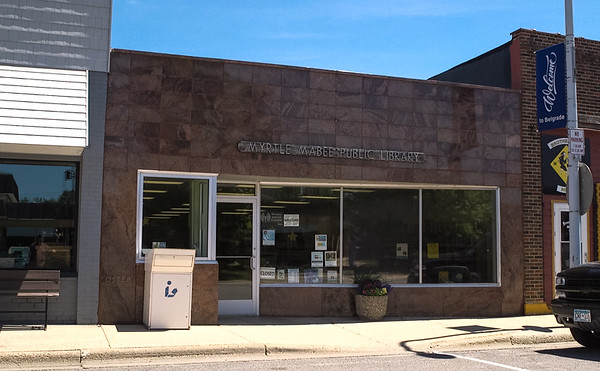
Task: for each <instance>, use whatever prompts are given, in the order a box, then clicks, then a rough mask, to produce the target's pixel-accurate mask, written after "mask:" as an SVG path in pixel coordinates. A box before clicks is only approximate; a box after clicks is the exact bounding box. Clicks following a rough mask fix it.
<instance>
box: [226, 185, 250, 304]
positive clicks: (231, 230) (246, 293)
mask: <svg viewBox="0 0 600 371" xmlns="http://www.w3.org/2000/svg"><path fill="white" fill-rule="evenodd" d="M257 218H258V213H257V207H256V200H248V197H244V198H239V197H220V198H219V199H218V202H217V262H218V263H219V315H258V277H257V275H258V273H257V272H258V270H257V269H256V256H257V253H258V252H257V242H256V241H257V238H256V231H255V226H257V225H258V223H257Z"/></svg>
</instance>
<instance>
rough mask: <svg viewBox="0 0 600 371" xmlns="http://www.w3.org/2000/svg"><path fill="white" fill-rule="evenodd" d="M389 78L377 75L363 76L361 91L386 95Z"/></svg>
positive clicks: (366, 93)
mask: <svg viewBox="0 0 600 371" xmlns="http://www.w3.org/2000/svg"><path fill="white" fill-rule="evenodd" d="M389 82H390V80H389V79H384V78H377V77H364V78H363V93H364V94H365V95H382V96H387V95H388V84H389Z"/></svg>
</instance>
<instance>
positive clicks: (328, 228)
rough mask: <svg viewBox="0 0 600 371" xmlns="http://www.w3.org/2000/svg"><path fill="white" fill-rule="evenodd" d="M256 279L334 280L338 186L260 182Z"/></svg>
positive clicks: (336, 280)
mask: <svg viewBox="0 0 600 371" xmlns="http://www.w3.org/2000/svg"><path fill="white" fill-rule="evenodd" d="M261 197H262V204H261V222H262V223H261V225H262V227H261V281H262V282H266V283H302V284H326V283H333V284H336V283H339V282H340V277H339V266H340V252H339V246H340V238H339V237H340V189H339V188H325V187H322V188H321V187H270V186H264V187H262V195H261Z"/></svg>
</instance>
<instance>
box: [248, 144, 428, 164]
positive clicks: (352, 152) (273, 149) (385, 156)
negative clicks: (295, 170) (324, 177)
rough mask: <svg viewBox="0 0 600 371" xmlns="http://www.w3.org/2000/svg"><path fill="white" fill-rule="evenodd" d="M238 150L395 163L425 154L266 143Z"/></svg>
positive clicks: (419, 158) (422, 159)
mask: <svg viewBox="0 0 600 371" xmlns="http://www.w3.org/2000/svg"><path fill="white" fill-rule="evenodd" d="M238 150H239V151H240V152H246V153H266V154H274V155H288V156H307V157H329V158H340V159H350V160H373V161H397V162H423V161H425V154H424V153H422V152H406V151H391V150H384V149H365V148H348V147H330V146H314V145H301V144H300V145H299V144H289V143H267V142H250V141H241V142H239V143H238Z"/></svg>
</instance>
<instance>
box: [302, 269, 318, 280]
mask: <svg viewBox="0 0 600 371" xmlns="http://www.w3.org/2000/svg"><path fill="white" fill-rule="evenodd" d="M320 271H321V269H314V268H313V269H305V270H304V283H321V274H320Z"/></svg>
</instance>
